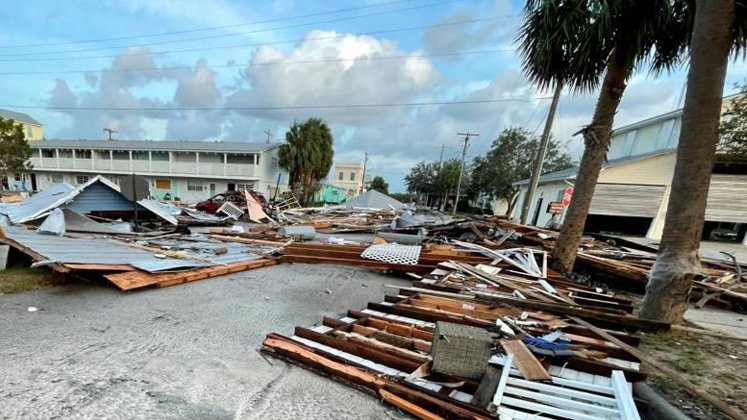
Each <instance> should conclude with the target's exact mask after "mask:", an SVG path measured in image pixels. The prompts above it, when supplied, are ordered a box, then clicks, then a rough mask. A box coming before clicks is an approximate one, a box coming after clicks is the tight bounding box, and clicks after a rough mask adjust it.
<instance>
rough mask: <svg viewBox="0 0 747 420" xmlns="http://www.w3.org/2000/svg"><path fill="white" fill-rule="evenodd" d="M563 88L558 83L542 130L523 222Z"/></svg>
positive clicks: (535, 186)
mask: <svg viewBox="0 0 747 420" xmlns="http://www.w3.org/2000/svg"><path fill="white" fill-rule="evenodd" d="M561 90H563V85H561V84H560V83H558V84H557V85H556V86H555V93H554V94H553V95H552V103H551V104H550V110H549V111H548V112H547V120H546V121H545V129H544V130H543V131H542V138H541V139H540V146H539V149H537V159H536V160H535V162H534V170H533V171H532V178H531V179H530V181H529V190H528V191H527V195H526V196H524V203H522V206H521V224H522V225H525V224H526V223H527V217H529V207H530V206H531V204H532V201H534V194H535V193H536V192H537V184H539V177H540V174H542V165H543V164H544V163H545V153H547V143H549V141H550V129H551V128H552V121H553V119H555V110H557V109H558V100H559V99H560V91H561Z"/></svg>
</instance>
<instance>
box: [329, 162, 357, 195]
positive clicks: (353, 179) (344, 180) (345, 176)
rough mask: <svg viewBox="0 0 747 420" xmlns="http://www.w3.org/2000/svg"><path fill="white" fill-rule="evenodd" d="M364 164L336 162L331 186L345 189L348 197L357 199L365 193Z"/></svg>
mask: <svg viewBox="0 0 747 420" xmlns="http://www.w3.org/2000/svg"><path fill="white" fill-rule="evenodd" d="M364 171H365V165H364V164H363V162H335V169H334V172H333V173H332V181H331V184H332V185H334V186H335V187H339V188H345V190H346V191H347V193H348V197H355V196H356V195H359V194H361V193H362V192H363V189H364V188H363V187H364V185H363V172H364Z"/></svg>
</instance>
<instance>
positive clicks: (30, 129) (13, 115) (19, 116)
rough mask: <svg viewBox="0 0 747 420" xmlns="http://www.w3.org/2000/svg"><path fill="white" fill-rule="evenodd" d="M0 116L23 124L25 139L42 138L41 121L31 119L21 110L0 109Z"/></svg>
mask: <svg viewBox="0 0 747 420" xmlns="http://www.w3.org/2000/svg"><path fill="white" fill-rule="evenodd" d="M0 117H2V118H7V119H11V120H13V121H15V122H17V123H19V124H21V125H22V126H23V132H24V133H25V134H26V140H29V141H33V140H41V139H43V138H44V133H43V132H42V123H40V122H39V121H37V120H35V119H33V118H32V117H31V116H29V115H28V114H24V113H23V112H16V111H11V110H9V109H0Z"/></svg>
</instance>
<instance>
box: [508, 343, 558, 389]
mask: <svg viewBox="0 0 747 420" xmlns="http://www.w3.org/2000/svg"><path fill="white" fill-rule="evenodd" d="M501 346H503V349H504V350H506V352H507V353H509V354H511V355H512V356H513V358H514V364H516V367H518V368H519V370H520V371H521V374H522V375H523V376H524V379H527V380H529V381H551V380H552V377H551V376H550V374H549V373H547V370H546V369H545V368H544V366H542V364H541V363H540V362H539V361H538V360H537V358H536V357H534V355H533V354H532V352H530V351H529V349H528V348H527V346H526V345H524V342H522V341H521V340H507V339H504V340H501Z"/></svg>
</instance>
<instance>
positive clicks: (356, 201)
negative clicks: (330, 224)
mask: <svg viewBox="0 0 747 420" xmlns="http://www.w3.org/2000/svg"><path fill="white" fill-rule="evenodd" d="M342 205H343V206H345V207H347V208H363V209H384V210H389V209H390V207H389V206H392V207H394V208H395V209H403V208H405V207H407V206H406V205H405V204H403V203H401V202H399V201H397V200H395V199H394V198H392V197H389V196H388V195H386V194H382V193H380V192H378V191H376V190H368V191H366V192H364V193H363V194H361V195H359V196H356V197H353V198H351V199H349V200H347V201H345V202H344V203H342Z"/></svg>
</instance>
